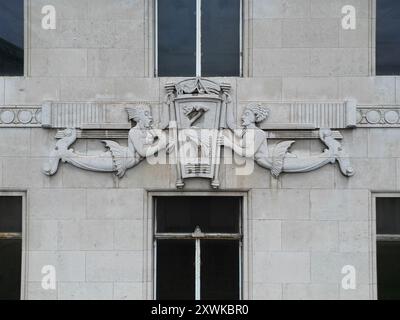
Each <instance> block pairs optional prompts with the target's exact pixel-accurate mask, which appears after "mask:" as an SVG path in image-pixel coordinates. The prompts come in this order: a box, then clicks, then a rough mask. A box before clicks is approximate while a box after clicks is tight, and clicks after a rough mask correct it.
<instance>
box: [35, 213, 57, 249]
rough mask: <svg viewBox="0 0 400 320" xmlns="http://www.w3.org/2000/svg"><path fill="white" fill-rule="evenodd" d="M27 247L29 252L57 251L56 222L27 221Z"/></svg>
mask: <svg viewBox="0 0 400 320" xmlns="http://www.w3.org/2000/svg"><path fill="white" fill-rule="evenodd" d="M28 247H29V251H51V250H57V221H56V220H34V219H31V220H29V223H28Z"/></svg>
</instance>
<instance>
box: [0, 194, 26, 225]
mask: <svg viewBox="0 0 400 320" xmlns="http://www.w3.org/2000/svg"><path fill="white" fill-rule="evenodd" d="M0 232H16V233H17V232H22V197H0Z"/></svg>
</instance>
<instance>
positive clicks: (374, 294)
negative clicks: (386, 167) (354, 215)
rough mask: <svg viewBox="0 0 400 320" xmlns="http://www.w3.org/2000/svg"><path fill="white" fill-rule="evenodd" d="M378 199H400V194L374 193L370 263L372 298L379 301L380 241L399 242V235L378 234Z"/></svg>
mask: <svg viewBox="0 0 400 320" xmlns="http://www.w3.org/2000/svg"><path fill="white" fill-rule="evenodd" d="M377 198H400V193H399V192H375V193H372V199H371V200H372V201H371V202H372V210H371V211H372V212H371V217H370V218H371V219H370V223H371V225H370V231H371V248H372V250H371V256H370V261H371V262H372V267H371V273H372V275H371V278H372V295H371V296H372V298H373V299H374V300H378V298H379V297H378V249H377V244H378V242H379V241H386V242H387V241H399V240H400V237H399V236H398V235H381V234H378V233H377V218H376V217H377V207H376V199H377Z"/></svg>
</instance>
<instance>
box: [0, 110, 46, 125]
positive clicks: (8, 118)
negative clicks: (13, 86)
mask: <svg viewBox="0 0 400 320" xmlns="http://www.w3.org/2000/svg"><path fill="white" fill-rule="evenodd" d="M41 125H42V108H41V107H39V106H13V107H1V108H0V126H1V127H40V126H41Z"/></svg>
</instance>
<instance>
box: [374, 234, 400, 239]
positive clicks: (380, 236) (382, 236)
mask: <svg viewBox="0 0 400 320" xmlns="http://www.w3.org/2000/svg"><path fill="white" fill-rule="evenodd" d="M376 240H377V241H400V234H378V235H377V236H376Z"/></svg>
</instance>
